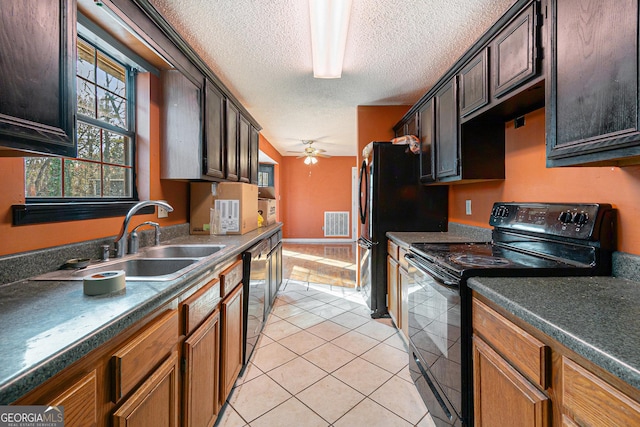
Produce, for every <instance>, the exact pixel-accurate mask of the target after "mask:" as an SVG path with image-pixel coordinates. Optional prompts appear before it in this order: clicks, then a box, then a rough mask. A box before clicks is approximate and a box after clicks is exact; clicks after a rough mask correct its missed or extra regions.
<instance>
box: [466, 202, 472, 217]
mask: <svg viewBox="0 0 640 427" xmlns="http://www.w3.org/2000/svg"><path fill="white" fill-rule="evenodd" d="M465 213H466V214H467V215H471V200H466V201H465Z"/></svg>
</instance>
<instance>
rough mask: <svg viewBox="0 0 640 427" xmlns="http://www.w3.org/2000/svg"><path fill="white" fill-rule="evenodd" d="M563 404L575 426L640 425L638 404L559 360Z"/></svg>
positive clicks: (585, 371) (639, 407) (575, 366)
mask: <svg viewBox="0 0 640 427" xmlns="http://www.w3.org/2000/svg"><path fill="white" fill-rule="evenodd" d="M562 402H563V405H564V409H565V410H566V411H568V415H570V416H571V417H573V420H574V421H575V422H576V423H575V424H576V425H580V426H585V427H586V426H637V425H640V404H639V403H638V402H636V401H635V400H633V399H631V398H629V397H628V396H627V395H625V394H624V393H622V392H620V391H619V390H617V389H615V388H614V387H613V386H611V385H609V384H608V383H606V382H605V381H604V380H602V379H600V378H598V377H596V376H595V375H594V374H592V373H591V372H589V371H588V370H586V369H585V368H583V367H582V366H580V365H578V364H577V363H575V362H574V361H572V360H571V359H567V358H566V357H563V358H562ZM563 422H565V420H564V419H563ZM566 424H567V425H571V424H570V423H569V422H567V423H566Z"/></svg>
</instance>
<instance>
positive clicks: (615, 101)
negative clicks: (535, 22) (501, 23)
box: [546, 0, 640, 166]
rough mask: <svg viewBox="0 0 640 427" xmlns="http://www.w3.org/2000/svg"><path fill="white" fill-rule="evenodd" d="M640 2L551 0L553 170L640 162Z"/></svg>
mask: <svg viewBox="0 0 640 427" xmlns="http://www.w3.org/2000/svg"><path fill="white" fill-rule="evenodd" d="M638 34H639V25H638V2H637V1H633V0H607V1H584V0H562V1H558V0H551V1H550V45H551V52H550V55H549V56H550V61H548V64H549V67H548V71H547V92H546V106H547V112H546V120H547V124H546V126H547V166H567V165H625V164H637V163H638V162H640V128H639V124H640V116H639V111H640V108H639V106H638V99H639V92H638V78H639V75H640V74H639V69H638V63H639V60H640V55H639V50H638Z"/></svg>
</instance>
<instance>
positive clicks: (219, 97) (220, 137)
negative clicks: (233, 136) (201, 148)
mask: <svg viewBox="0 0 640 427" xmlns="http://www.w3.org/2000/svg"><path fill="white" fill-rule="evenodd" d="M205 84H206V86H205V119H206V120H205V136H206V138H207V145H206V147H207V151H206V160H205V174H207V175H208V176H213V177H216V178H224V106H225V104H224V102H225V101H224V99H225V98H224V95H223V94H222V93H221V92H220V91H219V90H218V89H217V88H216V87H215V86H214V85H213V83H211V82H210V81H209V80H207V81H206V83H205Z"/></svg>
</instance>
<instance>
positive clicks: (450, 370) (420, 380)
mask: <svg viewBox="0 0 640 427" xmlns="http://www.w3.org/2000/svg"><path fill="white" fill-rule="evenodd" d="M405 257H406V259H407V261H408V262H409V275H410V277H411V278H412V283H410V286H409V295H408V305H409V310H408V311H409V322H408V323H409V340H410V344H411V345H410V357H409V370H410V372H411V377H412V379H413V381H414V383H415V385H416V387H417V388H418V392H419V393H420V395H421V396H422V399H423V400H424V401H425V403H426V404H427V407H428V409H429V413H430V414H431V416H432V417H433V418H434V421H435V422H436V425H444V426H461V425H462V366H461V359H462V349H461V336H462V334H461V299H460V291H459V284H458V285H456V284H453V283H451V282H450V281H449V280H448V279H444V280H441V279H438V278H436V277H434V276H435V275H432V274H433V269H431V271H432V274H429V273H428V272H427V271H426V270H425V268H424V266H422V265H421V264H420V263H419V262H417V261H416V258H415V257H414V256H413V255H412V254H407V255H406V256H405ZM445 282H447V283H449V284H445Z"/></svg>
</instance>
